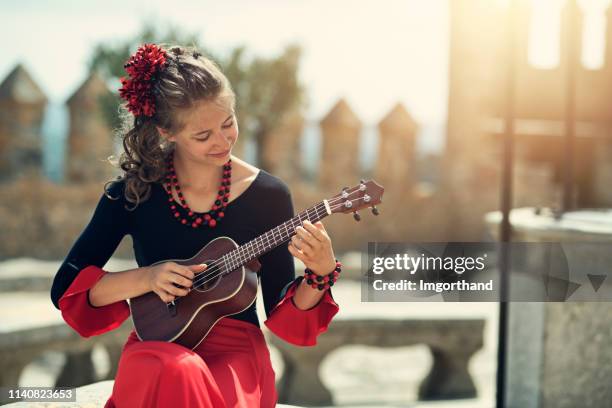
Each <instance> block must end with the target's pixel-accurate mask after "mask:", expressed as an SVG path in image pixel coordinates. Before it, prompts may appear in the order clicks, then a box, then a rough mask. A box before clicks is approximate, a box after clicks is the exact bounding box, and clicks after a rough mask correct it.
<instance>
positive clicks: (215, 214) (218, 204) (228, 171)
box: [165, 158, 232, 228]
mask: <svg viewBox="0 0 612 408" xmlns="http://www.w3.org/2000/svg"><path fill="white" fill-rule="evenodd" d="M167 164H168V172H167V175H166V183H165V189H166V192H167V193H168V203H169V204H170V210H171V211H172V214H173V215H174V218H176V219H177V220H178V221H180V223H181V224H184V225H190V226H191V227H192V228H198V227H201V226H209V227H211V228H214V227H215V226H216V225H217V223H218V222H219V221H220V220H221V218H223V217H224V216H225V212H224V211H225V207H227V202H228V201H229V195H230V186H231V184H232V159H229V160H228V161H227V163H225V164H224V165H223V176H222V178H221V185H220V186H219V191H218V192H217V198H216V199H215V203H214V204H213V206H212V208H211V209H210V210H209V211H207V212H204V213H199V212H195V211H192V210H191V208H189V206H188V205H187V202H186V201H185V198H184V197H183V193H182V192H181V186H180V185H179V182H178V178H177V177H176V172H175V170H174V161H173V159H172V158H170V159H169V160H168V163H167ZM172 186H174V188H175V190H176V191H177V194H178V196H179V200H180V202H181V203H180V204H179V203H177V202H176V200H175V199H174V196H173V195H172ZM181 212H183V213H186V215H182V214H181Z"/></svg>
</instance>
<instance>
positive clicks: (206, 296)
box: [129, 237, 261, 349]
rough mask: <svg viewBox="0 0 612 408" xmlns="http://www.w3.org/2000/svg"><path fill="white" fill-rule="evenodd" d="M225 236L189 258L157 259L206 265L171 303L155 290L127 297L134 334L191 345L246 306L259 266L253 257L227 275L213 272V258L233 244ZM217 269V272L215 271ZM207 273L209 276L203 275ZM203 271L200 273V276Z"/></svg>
mask: <svg viewBox="0 0 612 408" xmlns="http://www.w3.org/2000/svg"><path fill="white" fill-rule="evenodd" d="M237 247H238V245H237V244H236V242H234V240H232V239H231V238H229V237H219V238H215V239H214V240H212V241H210V242H209V243H208V244H206V246H204V247H203V248H202V249H201V250H200V251H199V252H198V253H197V254H196V255H195V256H193V257H191V258H189V259H170V260H165V261H159V262H156V263H154V264H153V265H157V264H160V263H164V262H175V263H177V264H179V265H194V264H202V263H205V264H207V265H209V267H208V268H206V269H205V270H204V271H203V272H200V273H197V274H196V276H195V278H194V287H195V286H196V284H197V283H198V277H200V279H201V282H204V281H206V280H208V282H206V283H205V284H204V285H202V286H201V287H199V288H197V289H193V288H192V290H191V291H190V292H189V294H187V295H186V296H180V297H177V298H176V299H175V301H174V304H166V303H165V302H164V301H163V300H161V298H160V297H159V296H158V295H157V294H156V293H155V292H148V293H145V294H144V295H141V296H138V297H135V298H132V299H130V302H129V304H130V310H131V313H132V321H133V323H134V327H135V330H136V334H137V335H138V338H139V339H140V340H157V341H169V342H174V343H177V344H180V345H182V346H185V347H187V348H190V349H194V348H195V347H197V346H198V344H200V343H201V342H202V340H204V338H205V337H206V335H207V334H208V332H209V331H210V330H211V329H212V327H213V326H214V325H215V323H216V322H217V321H219V320H220V319H221V318H223V317H225V316H228V315H232V314H235V313H239V312H241V311H243V310H245V309H247V308H248V307H249V306H251V304H252V303H253V302H254V301H255V299H256V298H257V282H258V278H257V273H256V272H257V271H259V268H260V267H261V265H260V263H259V262H258V261H257V260H253V261H251V262H249V263H247V264H246V265H244V266H241V267H238V268H236V269H234V270H232V271H231V272H229V273H228V274H227V275H223V277H221V276H216V277H214V278H213V279H211V278H212V277H213V276H214V275H216V274H217V273H218V272H220V271H219V270H217V269H216V267H215V266H214V265H211V264H213V262H219V261H218V260H219V259H221V257H222V256H223V255H225V254H226V253H228V252H230V251H232V250H234V249H235V248H237ZM215 270H217V272H215ZM208 274H210V275H211V277H207V278H205V279H204V276H206V275H208ZM203 275H204V276H203Z"/></svg>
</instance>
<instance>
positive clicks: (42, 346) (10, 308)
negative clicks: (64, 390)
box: [0, 292, 131, 404]
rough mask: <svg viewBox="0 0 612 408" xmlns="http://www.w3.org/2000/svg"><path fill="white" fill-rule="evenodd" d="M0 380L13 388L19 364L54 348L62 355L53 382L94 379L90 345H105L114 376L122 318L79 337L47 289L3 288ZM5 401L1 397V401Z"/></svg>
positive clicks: (123, 332)
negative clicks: (97, 332)
mask: <svg viewBox="0 0 612 408" xmlns="http://www.w3.org/2000/svg"><path fill="white" fill-rule="evenodd" d="M0 309H1V310H2V319H0V367H2V370H0V384H1V385H2V386H5V387H15V386H17V385H18V384H19V378H20V376H21V373H22V372H23V370H24V368H25V367H26V366H27V365H28V364H30V363H31V362H33V361H34V360H35V359H36V358H38V357H39V356H40V355H42V354H44V353H46V352H49V351H56V352H61V353H63V354H64V355H65V356H66V362H65V364H64V366H63V368H62V370H61V371H60V374H59V376H58V378H57V380H56V382H55V385H56V386H58V387H60V386H66V387H77V386H80V385H85V384H90V383H92V382H94V381H97V380H98V379H97V378H95V377H94V375H95V369H94V365H93V361H92V358H91V357H92V351H93V349H94V347H95V346H96V345H102V346H104V348H105V349H106V351H107V353H108V356H109V359H110V372H109V373H108V375H107V376H106V378H105V379H112V378H114V377H115V373H116V368H117V365H118V362H119V357H120V355H121V350H122V348H123V345H124V343H125V339H126V338H127V336H128V334H129V332H130V330H131V322H130V321H129V320H127V321H126V322H125V323H124V324H123V325H122V326H121V327H120V328H119V329H117V330H113V331H111V332H108V333H105V334H103V335H101V336H95V337H93V338H90V339H83V338H82V337H80V336H79V335H78V334H77V333H76V332H75V331H74V330H73V329H72V328H71V327H69V326H68V325H67V324H66V323H65V322H64V320H63V319H62V317H61V314H60V312H59V311H58V310H56V309H55V308H54V307H53V305H52V304H51V301H50V299H49V295H48V292H8V293H2V296H0ZM5 402H7V401H1V400H0V404H1V403H5Z"/></svg>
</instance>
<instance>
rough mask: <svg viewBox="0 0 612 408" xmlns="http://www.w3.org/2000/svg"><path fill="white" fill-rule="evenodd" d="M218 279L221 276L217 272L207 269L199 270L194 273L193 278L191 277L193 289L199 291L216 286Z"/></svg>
mask: <svg viewBox="0 0 612 408" xmlns="http://www.w3.org/2000/svg"><path fill="white" fill-rule="evenodd" d="M220 280H221V276H218V274H217V273H214V272H207V271H203V272H199V273H196V275H195V278H193V289H195V290H197V291H199V292H206V291H207V290H211V289H213V288H214V287H215V286H217V284H218V283H219V281H220Z"/></svg>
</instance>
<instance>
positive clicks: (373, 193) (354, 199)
mask: <svg viewBox="0 0 612 408" xmlns="http://www.w3.org/2000/svg"><path fill="white" fill-rule="evenodd" d="M384 191H385V189H384V187H383V186H381V185H380V184H378V183H377V182H375V181H374V180H367V181H365V180H361V181H360V183H359V184H358V185H356V186H353V187H344V188H343V189H342V191H341V192H340V193H338V194H336V195H335V196H333V197H332V198H330V199H329V200H328V202H329V206H330V209H331V212H332V213H344V214H348V213H353V217H354V218H355V220H357V221H359V220H360V219H361V217H360V215H359V213H358V212H357V211H358V210H361V209H363V208H368V207H370V208H372V214H374V215H378V214H379V212H378V208H376V205H377V204H380V203H381V202H382V195H383V193H384Z"/></svg>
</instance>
